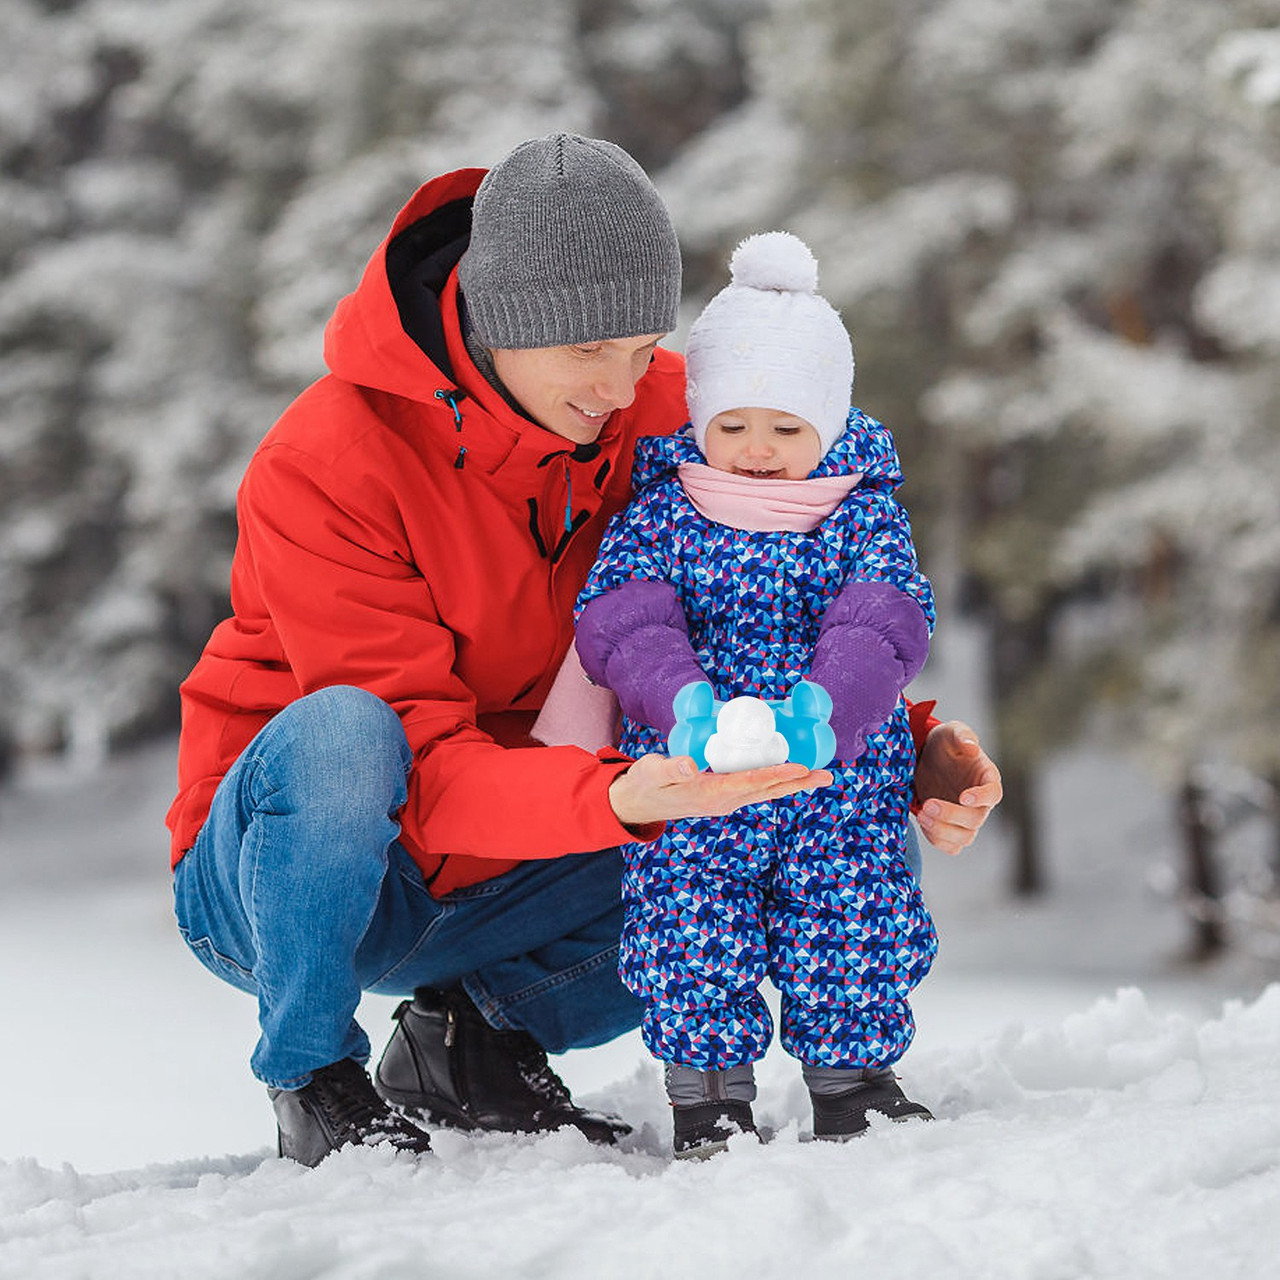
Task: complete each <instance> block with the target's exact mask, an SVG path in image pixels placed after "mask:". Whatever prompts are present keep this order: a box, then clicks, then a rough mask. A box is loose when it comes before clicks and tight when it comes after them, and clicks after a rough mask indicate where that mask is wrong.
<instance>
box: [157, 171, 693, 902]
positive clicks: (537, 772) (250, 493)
mask: <svg viewBox="0 0 1280 1280" xmlns="http://www.w3.org/2000/svg"><path fill="white" fill-rule="evenodd" d="M483 176H484V173H483V170H479V169H464V170H460V171H459V172H457V173H452V174H447V175H445V176H444V177H441V178H437V179H436V180H434V181H432V182H429V183H427V184H426V185H425V186H424V187H423V188H422V189H421V190H420V191H418V193H417V194H416V195H415V196H414V197H413V199H412V200H411V201H410V202H409V204H408V205H406V207H405V208H404V209H403V210H402V211H401V213H400V215H399V216H398V217H397V219H396V222H395V225H394V226H393V227H392V229H391V233H390V235H389V236H388V237H387V240H386V241H385V242H384V243H383V245H382V246H381V247H380V248H379V250H378V252H377V253H376V254H375V255H374V257H373V259H372V260H371V262H370V263H369V266H368V267H367V269H366V270H365V273H364V276H363V278H362V280H361V281H360V284H359V287H358V288H357V289H356V291H355V292H354V293H353V294H351V295H350V296H349V297H347V298H345V299H344V300H343V301H342V302H341V303H340V304H339V306H338V308H337V310H336V312H335V313H334V316H333V319H332V320H331V321H330V323H329V326H328V329H327V331H326V334H325V360H326V363H327V365H328V367H329V369H330V373H329V374H328V375H327V376H326V377H323V378H321V379H320V380H319V381H318V382H317V383H315V384H314V385H313V386H311V387H310V388H309V389H308V390H306V391H305V392H303V393H302V395H300V396H299V397H298V399H297V400H296V401H294V403H293V404H292V405H291V406H290V407H289V408H288V409H287V410H286V411H285V413H284V414H283V416H282V417H281V418H280V420H279V422H277V423H276V425H275V427H274V428H273V429H272V430H271V432H270V433H269V434H268V435H267V437H266V439H265V440H264V441H263V442H262V444H261V446H260V447H259V448H258V450H257V452H256V453H255V455H254V457H253V459H252V461H251V462H250V464H249V468H248V470H247V472H246V474H245V477H244V481H243V483H242V484H241V487H240V493H239V498H238V503H237V515H238V520H239V535H240V536H239V542H238V545H237V547H236V552H235V559H234V562H233V564H232V568H231V604H232V609H233V616H232V617H230V618H228V619H227V620H226V621H225V622H223V623H221V624H220V625H219V626H218V627H217V628H216V629H215V631H214V632H213V635H212V636H211V637H210V639H209V642H208V644H207V645H206V647H205V650H204V653H203V655H202V656H201V658H200V660H199V661H198V662H197V664H196V666H195V668H194V670H193V671H192V672H191V675H190V676H189V677H188V678H187V680H186V681H185V682H184V683H183V685H182V689H181V694H182V736H181V742H180V746H179V754H178V788H179V790H178V796H177V799H176V800H175V801H174V803H173V806H172V808H171V809H170V811H169V816H168V824H169V828H170V830H171V832H172V835H173V841H172V855H173V861H174V863H175V864H176V863H177V861H178V859H179V858H181V856H182V854H183V853H184V851H185V850H187V849H188V848H190V847H191V845H192V843H193V842H194V841H195V838H196V835H197V833H198V832H199V830H200V827H201V825H202V824H203V822H204V820H205V818H206V816H207V815H208V811H209V805H210V802H211V800H212V797H213V793H214V790H215V789H216V787H217V785H218V782H219V780H220V779H221V778H222V776H223V774H224V773H225V772H226V771H227V769H228V768H229V767H230V766H231V764H232V763H233V762H234V761H235V759H236V758H237V757H238V756H239V754H240V753H241V751H242V750H243V749H244V748H245V746H246V745H247V744H248V743H249V741H250V740H251V739H252V738H253V737H254V735H255V734H256V733H257V732H258V731H259V730H260V729H261V728H262V727H263V726H264V725H265V724H266V723H267V721H268V720H270V719H271V717H272V716H273V715H275V714H276V712H278V711H279V710H280V709H281V708H283V707H284V706H286V705H287V704H288V703H290V702H292V701H293V700H294V699H295V698H298V697H301V696H302V695H304V694H307V693H311V692H313V691H314V690H316V689H320V688H324V687H326V686H329V685H335V684H352V685H358V686H360V687H362V688H364V689H368V690H370V691H371V692H373V693H375V694H377V695H378V696H379V697H381V698H383V699H384V700H385V701H386V702H388V703H389V704H390V705H391V706H392V707H394V708H395V710H396V711H397V712H398V714H399V716H400V720H401V722H402V724H403V725H404V730H405V733H406V734H407V736H408V740H409V744H410V746H411V747H412V749H413V753H414V767H413V771H412V775H411V777H410V780H409V798H408V802H407V803H406V804H405V806H404V808H403V809H402V811H401V812H400V814H399V818H400V822H401V835H400V839H401V841H402V843H403V844H404V846H405V848H406V849H407V850H408V851H409V853H410V854H411V855H412V856H413V858H414V859H415V861H417V863H418V864H419V865H420V866H421V867H422V869H423V872H424V873H425V874H426V876H427V877H428V880H429V883H430V884H431V887H432V892H434V893H436V894H442V893H445V892H447V891H449V890H451V889H455V888H458V887H460V886H463V885H467V884H473V883H475V882H477V881H481V880H486V879H489V878H491V877H493V876H495V875H498V874H500V873H502V872H504V871H506V870H508V869H509V868H511V867H512V866H514V865H515V864H516V863H517V862H518V861H520V860H522V859H527V858H546V857H556V856H559V855H562V854H566V853H574V852H583V851H587V850H592V849H603V848H607V847H609V846H610V845H614V844H617V843H619V842H621V841H623V840H625V839H629V838H630V839H634V838H635V837H634V835H632V834H631V833H629V832H628V831H627V830H626V829H624V828H623V827H622V826H621V825H620V824H619V823H618V821H617V819H616V817H615V816H614V814H613V811H612V809H611V808H610V806H609V802H608V796H607V790H608V786H609V783H610V782H611V781H612V780H613V778H614V777H615V776H616V775H617V774H618V773H619V772H620V771H621V770H622V769H623V768H625V767H626V765H625V762H622V761H620V759H619V758H618V757H616V756H615V757H600V758H598V757H596V756H594V755H591V754H589V753H587V752H586V751H583V750H581V749H579V748H577V747H542V746H536V745H533V744H532V743H531V742H530V741H529V739H528V737H527V732H528V729H529V727H530V725H531V724H532V721H533V718H534V715H535V714H536V712H537V710H538V708H539V707H540V706H541V704H542V701H543V698H544V696H545V695H546V692H547V689H548V688H549V686H550V684H551V680H552V677H553V676H554V674H555V672H556V670H557V668H558V666H559V665H560V661H561V659H562V658H563V656H564V653H565V651H566V649H567V648H568V646H569V641H570V638H571V633H572V617H573V603H574V599H575V597H576V596H577V594H578V591H579V589H580V588H581V586H582V584H583V581H584V580H585V578H586V574H587V570H588V569H589V568H590V567H591V563H592V561H593V559H594V557H595V554H596V550H597V548H598V546H599V542H600V537H601V535H602V533H603V531H604V526H605V524H606V523H607V521H608V519H609V517H610V516H612V515H613V514H614V512H616V511H617V510H618V509H619V508H621V507H622V506H623V504H624V503H625V502H626V500H627V498H628V496H629V489H630V475H631V459H632V452H633V448H634V443H635V439H636V437H637V435H639V434H641V433H645V434H658V433H664V432H667V431H671V430H674V429H676V428H677V427H679V426H680V425H681V424H682V423H683V422H684V421H685V419H686V413H685V406H684V371H683V364H682V361H681V359H680V357H679V356H677V355H675V354H673V353H671V352H666V351H661V350H659V351H658V353H657V354H656V356H655V358H654V361H653V364H652V365H651V367H650V368H649V370H648V372H647V373H646V374H645V376H644V377H643V378H642V379H641V381H640V383H639V386H638V387H637V391H636V398H635V402H634V403H633V404H632V405H631V406H630V407H629V408H628V409H626V410H620V411H618V412H615V413H614V414H613V416H612V418H611V419H610V420H609V423H608V425H607V426H606V428H605V430H604V432H603V433H602V435H601V436H600V439H599V441H598V442H597V443H598V445H599V448H598V450H597V449H592V448H591V447H590V446H585V447H580V448H578V449H577V450H575V448H574V446H573V444H572V443H571V442H570V441H567V440H564V439H562V438H561V437H559V436H557V435H555V434H554V433H552V432H550V431H547V430H545V429H544V428H542V427H540V426H537V425H535V424H534V423H532V422H530V421H529V420H528V419H526V418H524V417H522V416H521V415H520V414H518V413H516V412H515V411H513V410H512V409H511V408H510V407H509V406H508V405H507V404H506V403H504V401H503V400H502V398H501V397H500V396H499V395H498V394H497V393H496V392H495V391H494V390H493V389H492V388H491V387H490V386H489V385H488V383H487V382H486V381H485V380H484V378H483V377H482V376H481V375H480V374H479V372H478V371H477V370H476V368H475V366H474V365H473V364H472V362H471V360H470V359H469V358H468V356H467V354H466V351H465V349H464V346H463V343H462V338H461V335H460V332H459V326H458V316H457V292H456V282H455V273H454V271H453V267H454V266H455V265H456V263H457V260H458V258H459V257H460V256H461V254H462V251H463V249H464V248H465V245H466V239H467V235H468V233H469V228H470V207H471V197H472V195H473V194H474V192H475V190H476V187H477V186H478V185H479V182H480V179H481V178H482V177H483ZM411 334H412V336H410V335H411ZM428 351H429V352H430V354H429V355H428V354H427V352H428ZM566 508H567V510H568V511H569V512H571V518H570V520H571V524H572V530H571V531H566V528H565V524H566ZM646 834H648V833H646Z"/></svg>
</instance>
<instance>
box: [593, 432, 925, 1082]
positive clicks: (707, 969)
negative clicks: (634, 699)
mask: <svg viewBox="0 0 1280 1280" xmlns="http://www.w3.org/2000/svg"><path fill="white" fill-rule="evenodd" d="M701 461H703V459H702V455H701V454H700V453H699V452H698V449H697V447H696V445H695V444H694V443H693V441H692V439H691V438H690V437H689V436H687V435H680V436H673V437H662V438H655V439H642V440H641V441H640V442H639V445H638V448H637V452H636V467H635V477H634V480H635V490H636V497H635V498H634V499H633V501H632V503H631V505H630V506H629V507H628V508H627V509H626V510H625V511H623V512H622V513H621V514H620V515H618V516H617V517H615V518H614V521H613V522H612V524H611V525H610V527H609V529H608V531H607V532H606V534H605V537H604V541H603V544H602V546H601V549H600V555H599V558H598V560H597V562H596V565H595V568H594V569H593V570H592V572H591V574H590V576H589V578H588V580H587V584H586V586H585V588H584V589H583V592H582V595H581V596H580V597H579V610H581V608H582V607H583V606H584V605H585V604H586V603H587V602H588V601H589V600H590V599H592V598H593V597H595V596H597V595H600V594H602V593H604V592H606V591H610V590H612V589H613V588H615V587H618V586H620V585H621V584H622V583H624V582H627V581H628V580H630V579H636V578H639V579H651V580H658V581H663V582H669V583H671V584H672V585H673V586H674V587H675V588H676V592H677V595H678V597H679V600H680V603H681V605H682V606H683V609H684V613H685V617H686V619H687V621H688V625H689V638H690V641H691V642H692V645H693V648H694V652H695V653H696V655H697V658H698V661H699V663H700V665H701V666H702V669H703V671H705V672H706V674H707V677H708V678H709V679H710V681H711V683H712V685H713V687H714V688H715V692H716V696H717V698H720V699H722V700H727V699H728V698H730V697H733V696H736V695H739V694H754V695H756V696H758V697H765V698H782V697H785V696H786V695H787V694H788V693H789V692H790V690H791V688H792V686H793V685H794V684H795V682H796V681H797V680H799V679H800V678H801V677H803V676H804V675H806V673H807V671H808V663H809V659H810V656H811V653H812V650H813V646H814V644H815V642H816V640H817V635H818V628H819V625H820V623H821V621H822V616H823V613H824V611H825V609H826V608H827V606H828V605H829V604H830V603H831V602H832V600H833V599H834V598H835V597H836V596H837V595H838V594H839V591H840V588H841V587H842V586H843V585H844V584H845V583H846V582H847V581H852V580H855V579H857V580H862V581H871V582H888V583H891V584H892V585H893V586H895V587H897V588H898V589H900V590H902V591H905V592H907V593H908V594H910V595H911V596H912V597H913V598H914V599H915V600H916V601H917V603H919V605H920V606H921V608H922V609H923V611H924V613H925V615H926V617H927V619H928V622H929V626H930V629H932V626H933V619H934V608H933V593H932V591H931V589H930V587H929V583H928V581H927V580H926V579H925V578H924V577H923V576H922V575H921V574H920V572H919V571H918V569H917V565H916V555H915V550H914V547H913V545H912V542H911V533H910V526H909V523H908V520H907V516H906V513H905V511H904V510H903V509H902V507H901V506H900V505H899V504H898V502H897V501H896V500H895V499H894V497H893V491H894V489H895V488H896V487H897V486H898V485H899V484H900V483H901V480H902V476H901V472H900V470H899V464H898V458H897V453H896V451H895V449H894V446H893V441H892V438H891V437H890V435H889V433H888V431H887V430H885V428H884V427H882V426H881V425H880V424H879V423H878V422H876V421H875V420H874V419H872V418H869V417H867V416H866V415H864V414H863V413H862V412H861V411H860V410H857V409H854V410H851V411H850V417H849V426H848V429H847V430H846V432H845V433H844V435H843V436H842V437H841V438H840V439H839V440H837V441H836V443H835V444H834V445H833V446H832V448H831V450H830V451H829V452H828V453H827V455H826V457H825V458H824V459H823V460H822V462H821V463H820V464H819V467H818V468H817V470H816V471H815V472H814V475H815V476H822V475H839V474H847V473H850V472H854V471H862V472H864V478H863V480H862V482H861V484H860V485H859V486H858V488H857V489H855V490H854V491H853V493H851V494H850V495H849V497H848V498H847V499H846V500H845V501H844V502H843V503H842V504H841V505H840V506H839V507H838V508H837V509H836V510H835V511H834V512H832V513H831V515H829V516H828V517H827V518H826V519H825V520H824V521H823V522H822V523H821V524H820V525H819V526H818V527H817V529H815V530H814V531H813V532H812V533H808V534H802V533H793V532H785V531H780V532H767V533H760V532H747V531H743V530H738V529H733V528H729V527H727V526H725V525H721V524H716V523H713V522H712V521H710V520H708V519H706V518H705V517H704V516H702V515H701V514H699V512H698V511H697V510H696V509H695V508H694V506H693V504H692V503H691V502H690V501H689V499H688V497H687V496H686V495H685V493H684V490H683V489H682V488H681V486H680V483H679V481H678V479H677V477H676V472H675V468H676V466H677V465H679V464H680V463H683V462H701ZM621 745H622V749H623V750H624V751H626V752H627V753H628V754H633V755H634V754H641V753H644V752H647V751H665V749H666V748H665V743H664V742H663V741H662V739H661V735H660V734H659V733H658V732H657V731H656V730H654V729H652V728H649V727H648V726H646V725H642V724H638V723H636V722H634V721H632V720H630V719H628V718H625V717H624V721H623V735H622V742H621ZM831 768H832V772H833V773H834V775H835V784H834V785H833V786H830V787H826V788H823V789H820V790H818V791H816V792H813V793H810V794H801V795H794V796H788V797H785V798H784V799H782V800H778V801H774V802H771V803H766V804H758V805H753V806H750V807H749V808H747V809H743V810H739V811H738V812H737V813H734V814H731V815H729V816H728V817H717V818H700V819H686V820H683V821H678V822H671V823H669V824H668V825H667V829H666V832H665V833H664V834H663V836H662V837H661V838H659V839H658V840H657V841H655V842H653V843H649V844H633V845H627V846H624V850H623V851H624V854H625V857H626V867H627V869H626V875H625V878H624V882H623V896H624V898H625V901H626V923H625V926H624V930H623V937H622V955H621V965H620V968H621V974H622V979H623V981H624V982H625V983H626V985H627V986H628V987H629V988H630V989H631V990H632V991H634V992H635V993H636V994H637V995H638V996H640V997H641V999H642V1000H643V1001H644V1002H645V1005H646V1010H645V1016H644V1022H643V1026H642V1034H643V1037H644V1041H645V1044H646V1045H647V1047H648V1049H649V1051H650V1052H651V1053H652V1054H653V1055H654V1056H655V1057H656V1058H658V1059H659V1060H661V1061H664V1062H677V1063H681V1064H684V1065H686V1066H691V1067H697V1068H699V1069H701V1070H704V1071H711V1070H721V1069H725V1068H728V1067H731V1066H737V1065H740V1064H743V1063H748V1062H754V1061H756V1060H758V1059H760V1058H761V1057H763V1055H764V1053H765V1050H766V1048H767V1047H768V1044H769V1041H770V1039H771V1036H772V1026H771V1020H770V1016H769V1011H768V1008H767V1006H766V1004H765V1001H764V999H763V997H762V996H761V995H760V993H759V985H760V983H761V981H762V980H763V979H764V978H765V977H768V978H769V979H770V980H771V981H772V982H773V983H774V985H775V986H776V987H777V988H778V989H779V991H780V992H781V994H782V1028H781V1033H782V1044H783V1047H784V1048H785V1049H786V1050H787V1052H789V1053H791V1054H793V1055H794V1056H795V1057H797V1058H799V1059H800V1060H801V1061H802V1062H804V1063H807V1064H811V1065H820V1066H835V1067H855V1066H880V1065H887V1064H889V1063H892V1062H896V1061H897V1060H898V1059H899V1058H900V1057H901V1056H902V1054H903V1053H904V1052H905V1051H906V1049H907V1046H908V1045H909V1044H910V1042H911V1038H912V1036H913V1034H914V1030H915V1024H914V1021H913V1019H912V1016H911V1010H910V1006H909V1005H908V1003H907V996H908V994H909V993H910V992H911V990H912V989H913V988H914V987H915V986H916V985H917V984H918V983H919V982H920V980H921V979H922V978H923V977H924V976H925V974H926V973H927V972H928V970H929V966H930V964H931V963H932V960H933V956H934V953H935V951H936V950H937V938H936V935H935V933H934V929H933V922H932V920H931V919H930V917H929V913H928V911H927V909H926V908H925V905H924V901H923V899H922V897H921V895H920V891H919V888H918V887H917V884H916V881H915V878H914V876H913V875H912V874H911V871H910V870H909V868H908V867H907V864H906V862H905V860H904V840H905V832H906V823H907V813H908V805H909V803H910V797H911V789H912V779H913V774H914V771H915V751H914V747H913V743H912V739H911V733H910V730H909V728H908V724H907V716H906V710H905V707H904V705H903V704H902V702H901V701H899V704H898V708H897V710H896V711H895V712H894V713H893V715H892V716H891V717H890V718H889V720H888V721H886V722H885V724H884V725H883V726H882V727H881V728H880V729H879V730H876V731H873V732H872V733H871V734H870V735H869V736H868V739H867V748H866V751H865V753H864V754H863V755H862V756H860V757H859V758H858V760H857V761H856V762H854V763H853V764H843V763H841V762H840V761H839V760H837V761H834V762H833V764H832V766H831Z"/></svg>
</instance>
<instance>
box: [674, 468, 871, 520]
mask: <svg viewBox="0 0 1280 1280" xmlns="http://www.w3.org/2000/svg"><path fill="white" fill-rule="evenodd" d="M677 475H679V477H680V484H681V485H682V486H683V488H684V491H685V493H686V494H688V496H689V501H690V502H692V503H693V505H694V506H695V507H696V508H697V509H698V511H699V512H700V513H701V514H702V515H704V516H706V518H707V519H708V520H714V521H715V523H716V524H723V525H728V526H729V528H731V529H746V530H750V531H752V532H758V533H765V532H776V531H778V530H787V531H789V532H791V533H811V532H812V531H813V530H814V529H816V528H817V527H818V525H820V524H821V523H822V522H823V521H824V520H825V519H826V518H827V517H828V516H829V515H830V514H831V513H832V512H833V511H834V510H835V509H836V508H837V507H838V506H839V505H840V504H841V503H842V502H843V501H844V500H845V498H847V497H848V496H849V494H850V493H851V492H852V491H853V490H854V489H855V488H856V487H857V485H858V482H859V481H860V480H861V479H862V472H861V471H857V472H854V473H852V474H849V475H843V476H821V477H819V478H817V479H810V480H754V479H752V477H751V476H738V475H734V474H733V472H731V471H717V470H716V469H715V468H714V467H708V466H707V465H706V464H705V463H702V462H686V463H682V464H681V465H680V467H678V468H677Z"/></svg>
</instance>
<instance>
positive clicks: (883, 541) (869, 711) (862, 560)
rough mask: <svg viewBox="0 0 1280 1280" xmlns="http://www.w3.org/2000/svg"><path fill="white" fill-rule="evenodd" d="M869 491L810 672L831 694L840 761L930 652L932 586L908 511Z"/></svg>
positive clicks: (880, 719)
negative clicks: (861, 528) (848, 569)
mask: <svg viewBox="0 0 1280 1280" xmlns="http://www.w3.org/2000/svg"><path fill="white" fill-rule="evenodd" d="M868 496H869V515H870V521H869V526H868V528H867V530H866V532H865V534H864V536H863V538H862V539H861V541H860V544H859V548H858V557H857V563H856V565H855V566H854V569H853V572H852V573H851V574H850V576H849V578H848V579H847V580H846V582H845V584H844V586H843V587H842V588H841V591H840V593H839V595H838V596H837V597H836V598H835V600H833V601H832V602H831V604H830V605H828V606H827V609H826V612H825V613H824V615H823V618H822V623H821V626H820V628H819V632H818V641H817V644H816V645H815V646H814V651H813V658H812V660H811V662H810V667H809V675H810V678H811V679H812V680H814V681H815V682H816V683H818V684H820V685H822V686H823V688H825V689H826V690H827V692H828V693H829V694H830V695H831V699H832V703H833V704H834V705H833V711H832V715H831V727H832V728H833V729H834V730H835V734H836V750H837V754H838V755H839V757H840V758H841V759H843V760H855V759H857V758H858V756H859V755H861V754H862V751H863V749H864V748H865V745H866V737H867V734H868V733H870V732H871V731H872V730H874V729H875V728H877V727H878V726H879V725H881V724H883V723H884V721H885V720H886V719H887V718H888V716H889V715H890V714H891V713H892V711H893V709H894V707H895V706H896V705H897V702H898V699H899V697H900V696H901V694H902V691H903V690H904V689H905V688H906V686H907V685H908V684H909V683H910V682H911V680H913V679H914V678H915V676H916V675H918V674H919V672H920V669H921V667H923V666H924V662H925V658H926V657H927V656H928V652H929V636H930V634H931V632H932V630H933V624H934V618H935V611H934V602H933V590H932V588H931V587H930V585H929V581H928V579H927V578H925V576H924V575H923V574H922V573H921V572H920V569H919V565H918V563H917V560H916V553H915V546H914V544H913V542H912V540H911V527H910V522H909V520H908V518H907V513H906V511H905V510H904V509H903V507H902V506H901V504H899V503H898V502H897V500H896V499H895V498H894V497H893V496H892V494H891V493H888V492H873V493H871V494H870V495H868Z"/></svg>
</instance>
